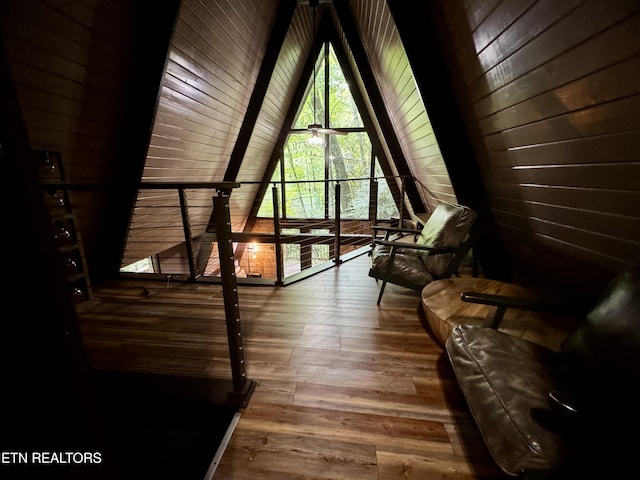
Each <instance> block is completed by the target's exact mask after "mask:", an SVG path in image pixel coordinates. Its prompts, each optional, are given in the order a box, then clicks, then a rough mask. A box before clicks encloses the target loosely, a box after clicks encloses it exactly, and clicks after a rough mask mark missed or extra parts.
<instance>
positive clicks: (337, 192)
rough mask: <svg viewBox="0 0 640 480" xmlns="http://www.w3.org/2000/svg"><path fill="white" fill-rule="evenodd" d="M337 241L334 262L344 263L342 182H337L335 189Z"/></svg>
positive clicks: (335, 241) (335, 242) (335, 240)
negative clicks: (342, 251) (342, 249)
mask: <svg viewBox="0 0 640 480" xmlns="http://www.w3.org/2000/svg"><path fill="white" fill-rule="evenodd" d="M334 195H335V208H336V211H335V217H336V218H335V222H336V223H335V227H334V230H335V239H334V245H335V247H334V250H335V252H334V254H335V258H334V259H333V261H334V262H335V263H342V260H341V259H340V235H341V232H340V182H336V187H335V193H334Z"/></svg>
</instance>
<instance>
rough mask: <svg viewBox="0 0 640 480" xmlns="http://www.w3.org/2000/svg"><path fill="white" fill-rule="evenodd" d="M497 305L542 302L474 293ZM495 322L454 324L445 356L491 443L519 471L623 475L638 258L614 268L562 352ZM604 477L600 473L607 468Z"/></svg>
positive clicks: (638, 381) (634, 407)
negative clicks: (629, 264)
mask: <svg viewBox="0 0 640 480" xmlns="http://www.w3.org/2000/svg"><path fill="white" fill-rule="evenodd" d="M462 298H463V300H465V301H472V302H481V303H484V302H492V303H491V304H492V305H496V306H498V307H499V308H543V309H545V310H547V309H548V308H549V305H545V306H541V305H533V304H529V303H523V302H520V303H519V302H518V301H517V300H515V301H511V300H510V299H509V298H506V297H500V296H492V295H484V294H475V293H473V292H469V293H467V294H463V295H462ZM492 326H493V327H495V328H487V327H472V326H465V325H457V326H456V327H454V329H453V331H452V333H451V335H450V336H449V338H448V340H447V342H446V351H447V355H448V357H449V361H450V363H451V365H452V367H453V370H454V372H455V376H456V379H457V381H458V384H459V386H460V388H461V390H462V392H463V394H464V397H465V399H466V401H467V404H468V406H469V409H470V411H471V414H472V416H473V418H474V420H475V422H476V424H477V426H478V428H479V430H480V433H481V434H482V437H483V438H484V441H485V443H486V445H487V447H488V450H489V452H490V453H491V455H492V457H493V458H494V460H495V461H496V463H497V464H498V465H499V466H500V468H501V469H502V470H503V471H504V472H505V473H507V474H509V475H512V476H519V477H521V478H531V479H533V478H553V479H555V478H574V477H581V476H588V477H589V478H597V477H598V475H604V476H605V477H606V478H623V477H622V476H620V475H627V474H629V472H631V471H632V470H635V468H636V467H635V465H634V463H635V457H634V455H635V453H636V452H635V450H636V449H637V448H636V447H637V443H638V442H637V437H636V435H637V428H638V427H640V421H639V419H640V415H639V410H638V405H640V404H639V402H638V401H639V400H640V398H639V396H638V393H637V392H638V387H639V386H640V266H634V267H631V268H630V269H629V270H627V271H625V272H623V273H621V274H620V275H619V276H617V277H616V278H615V279H614V280H613V281H612V282H611V283H610V285H609V286H608V288H607V289H606V290H605V292H604V293H603V295H602V296H601V298H600V299H599V301H598V302H597V304H596V305H595V306H594V307H593V308H592V309H590V310H589V311H588V313H587V315H586V316H585V318H584V321H582V322H581V323H580V324H579V325H578V326H577V327H576V328H575V329H574V330H573V331H572V332H571V333H570V334H569V335H568V336H567V337H566V338H565V339H564V341H563V343H562V348H561V350H560V351H559V352H556V351H553V350H550V349H548V348H546V347H544V346H542V345H538V344H535V343H532V342H529V341H527V340H523V339H521V338H517V337H513V336H510V335H508V334H505V333H502V332H500V331H498V330H497V329H496V328H497V327H498V326H499V320H498V321H497V322H494V325H492ZM605 477H602V478H605Z"/></svg>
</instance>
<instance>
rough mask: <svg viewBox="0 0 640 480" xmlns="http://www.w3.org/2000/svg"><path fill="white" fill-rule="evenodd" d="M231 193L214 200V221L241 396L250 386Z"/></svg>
mask: <svg viewBox="0 0 640 480" xmlns="http://www.w3.org/2000/svg"><path fill="white" fill-rule="evenodd" d="M229 195H230V191H226V190H218V196H217V197H216V196H214V197H213V218H214V222H215V226H216V235H217V240H218V255H219V260H220V275H221V278H222V296H223V298H224V311H225V318H226V321H227V337H228V340H229V358H230V360H231V375H232V377H233V387H234V392H236V393H239V392H241V391H243V390H244V389H245V387H246V386H247V374H246V366H245V359H244V346H243V344H242V343H243V342H242V328H241V324H240V308H239V303H238V286H237V279H236V272H235V259H234V256H233V242H232V239H231V215H230V212H229Z"/></svg>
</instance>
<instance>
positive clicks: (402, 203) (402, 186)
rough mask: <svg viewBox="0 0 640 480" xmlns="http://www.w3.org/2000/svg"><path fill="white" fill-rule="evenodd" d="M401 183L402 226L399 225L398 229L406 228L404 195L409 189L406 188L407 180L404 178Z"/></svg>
mask: <svg viewBox="0 0 640 480" xmlns="http://www.w3.org/2000/svg"><path fill="white" fill-rule="evenodd" d="M400 183H401V188H400V219H399V222H400V224H399V225H398V227H400V228H404V193H405V190H406V188H407V186H406V183H407V182H406V178H405V177H402V178H401V179H400Z"/></svg>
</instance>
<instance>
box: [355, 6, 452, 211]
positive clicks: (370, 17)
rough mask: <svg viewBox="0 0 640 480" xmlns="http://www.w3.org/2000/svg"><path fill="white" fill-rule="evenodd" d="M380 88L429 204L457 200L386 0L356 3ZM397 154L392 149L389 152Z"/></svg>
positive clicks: (425, 202) (361, 32)
mask: <svg viewBox="0 0 640 480" xmlns="http://www.w3.org/2000/svg"><path fill="white" fill-rule="evenodd" d="M351 10H352V15H353V17H354V19H355V21H356V24H357V27H358V31H359V34H360V37H361V38H362V43H363V45H364V47H365V49H366V52H367V55H368V59H369V62H370V64H371V68H372V70H373V72H374V75H375V77H376V81H377V84H378V88H379V89H380V92H381V94H382V96H383V99H384V103H385V107H386V109H387V111H388V112H389V116H390V118H391V121H392V123H393V128H394V130H395V132H396V135H397V136H398V140H399V141H400V144H401V146H402V151H403V153H404V156H405V158H406V159H407V163H408V164H409V167H410V170H411V174H412V175H413V176H414V177H415V179H416V180H417V182H418V185H419V186H418V191H419V193H420V196H421V198H422V201H423V203H424V204H425V206H426V207H427V208H428V209H429V211H430V210H432V209H433V208H434V207H435V206H436V205H437V204H438V203H440V202H442V201H445V202H452V203H457V201H458V200H457V198H456V195H455V193H454V191H453V188H452V186H451V180H450V179H449V175H448V173H447V169H446V166H445V164H444V160H443V158H442V152H441V151H440V147H439V145H438V141H437V139H436V136H435V134H434V131H433V127H432V125H431V120H430V119H429V115H428V113H427V111H426V109H425V105H424V102H423V101H422V97H421V95H420V91H419V89H418V86H417V85H416V82H415V80H414V76H413V72H412V68H411V65H410V64H409V60H408V58H407V53H406V51H405V48H404V46H403V45H402V40H401V39H400V35H399V34H398V30H397V28H396V26H395V24H394V21H393V18H392V17H391V13H390V11H389V9H388V7H387V4H386V0H357V1H352V2H351ZM387 155H388V157H389V158H391V159H392V160H393V158H392V155H391V154H389V153H388V154H387Z"/></svg>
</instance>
